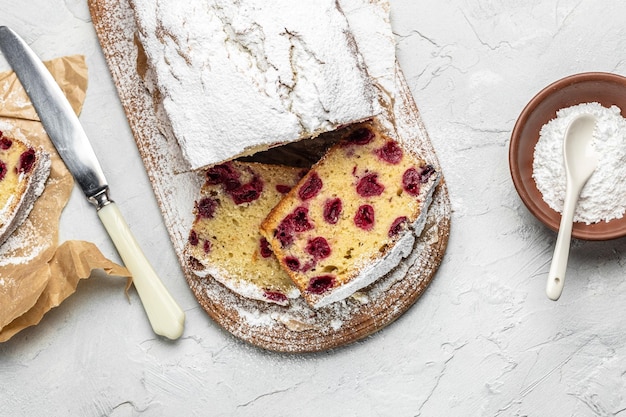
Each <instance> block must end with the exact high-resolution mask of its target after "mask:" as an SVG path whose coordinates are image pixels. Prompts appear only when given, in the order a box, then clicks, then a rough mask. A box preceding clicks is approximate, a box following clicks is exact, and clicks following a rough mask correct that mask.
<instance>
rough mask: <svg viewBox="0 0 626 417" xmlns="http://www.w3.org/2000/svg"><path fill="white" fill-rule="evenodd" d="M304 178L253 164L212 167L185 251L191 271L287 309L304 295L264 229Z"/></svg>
mask: <svg viewBox="0 0 626 417" xmlns="http://www.w3.org/2000/svg"><path fill="white" fill-rule="evenodd" d="M301 177H302V172H301V170H300V169H298V168H291V167H285V166H280V165H267V164H259V163H252V162H250V163H246V162H228V163H225V164H221V165H216V166H214V167H211V168H209V169H208V170H207V171H206V177H205V178H206V181H205V183H204V185H203V186H202V189H201V192H200V194H201V195H200V197H199V198H198V200H197V201H196V204H195V216H196V217H195V221H194V224H193V226H192V228H191V231H190V233H189V239H188V242H187V246H186V249H185V251H186V254H187V257H188V259H189V262H190V267H191V270H192V271H193V272H194V273H195V274H196V275H198V276H200V277H205V276H208V275H210V276H212V277H213V278H215V279H216V280H217V281H219V282H221V283H222V284H223V285H224V286H226V287H227V288H229V289H231V290H232V291H234V292H236V293H237V294H239V295H241V296H243V297H246V298H251V299H256V300H262V301H267V302H271V303H276V304H281V305H286V304H288V303H289V299H290V298H296V297H298V296H299V295H300V292H299V291H298V289H297V288H296V287H295V286H294V285H293V283H292V282H291V280H290V279H289V276H288V275H287V273H286V272H285V271H284V270H283V269H282V268H281V267H280V265H279V263H278V261H277V259H276V257H275V256H274V254H273V253H272V250H271V248H270V245H269V243H268V242H267V240H266V239H265V238H264V237H263V236H261V234H260V233H259V226H260V225H261V222H262V221H263V219H265V217H266V216H267V215H268V214H269V212H270V211H271V209H272V208H273V207H274V206H275V205H276V204H277V203H278V201H280V199H281V198H282V197H283V195H284V194H285V193H287V192H289V190H290V189H291V188H292V187H293V186H294V185H295V184H296V183H297V182H298V180H299V179H300V178H301Z"/></svg>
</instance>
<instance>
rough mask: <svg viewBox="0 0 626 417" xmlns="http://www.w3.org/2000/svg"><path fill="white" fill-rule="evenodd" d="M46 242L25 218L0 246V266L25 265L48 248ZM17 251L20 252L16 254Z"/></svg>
mask: <svg viewBox="0 0 626 417" xmlns="http://www.w3.org/2000/svg"><path fill="white" fill-rule="evenodd" d="M49 247H50V245H49V244H48V242H42V239H41V237H40V235H39V233H38V230H37V228H36V227H35V226H34V225H33V224H32V223H31V222H30V221H29V220H28V219H27V220H26V221H25V222H24V223H23V224H22V227H20V228H18V229H17V230H16V231H15V233H13V234H12V235H11V236H10V237H9V238H8V239H7V240H6V241H5V242H4V243H3V244H2V245H1V246H0V267H1V266H7V265H25V264H27V263H29V262H30V261H32V260H33V259H35V258H37V257H38V256H39V255H41V254H42V253H43V251H44V250H46V249H48V248H49ZM17 253H20V255H19V256H18V255H17Z"/></svg>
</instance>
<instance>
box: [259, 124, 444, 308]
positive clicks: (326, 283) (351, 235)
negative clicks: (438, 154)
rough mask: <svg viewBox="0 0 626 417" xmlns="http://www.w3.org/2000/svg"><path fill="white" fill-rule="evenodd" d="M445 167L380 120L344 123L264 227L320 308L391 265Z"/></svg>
mask: <svg viewBox="0 0 626 417" xmlns="http://www.w3.org/2000/svg"><path fill="white" fill-rule="evenodd" d="M438 181H439V174H438V173H437V172H436V171H435V169H434V168H433V166H432V165H429V164H427V163H426V162H425V161H423V160H422V159H420V158H419V157H418V156H416V155H414V154H413V153H412V152H411V151H410V150H408V149H405V148H404V147H403V146H402V145H401V144H400V143H398V142H396V141H394V140H392V139H391V138H389V137H388V136H386V135H385V134H383V133H382V132H381V131H380V129H379V126H378V125H377V124H376V123H375V122H366V123H361V124H356V125H352V126H350V127H348V128H346V132H345V134H344V135H343V137H342V140H341V141H340V142H339V143H337V144H336V145H334V146H333V147H332V148H330V149H329V151H328V152H327V153H326V155H325V156H324V157H323V158H322V159H321V160H320V161H319V162H318V163H317V164H316V165H314V166H313V168H312V169H311V170H310V171H309V172H308V173H307V175H306V176H304V177H303V178H302V180H301V181H300V182H299V183H298V184H297V185H296V186H295V187H294V188H293V189H292V191H290V192H289V194H287V195H286V196H285V198H284V199H283V200H282V201H281V202H280V203H279V204H278V205H277V206H276V207H275V208H274V210H272V212H271V213H270V215H269V216H268V217H267V219H266V220H265V221H264V222H263V223H262V225H261V233H262V234H263V235H264V236H265V238H266V239H267V240H268V241H269V242H270V243H271V246H272V248H273V251H274V253H275V254H276V256H277V258H278V259H279V261H280V263H281V265H282V266H283V268H284V269H285V271H287V273H288V274H289V276H290V277H291V279H292V281H293V282H294V283H295V284H296V286H297V287H298V288H299V289H300V291H301V293H302V295H303V297H304V299H305V300H306V301H307V303H308V304H309V305H310V306H312V307H313V308H320V307H323V306H325V305H327V304H330V303H332V302H335V301H339V300H341V299H344V298H346V297H348V296H350V295H351V294H353V293H354V292H355V291H356V290H358V289H360V288H363V287H365V286H367V285H369V284H371V283H372V282H374V281H375V280H376V279H378V278H379V277H381V276H382V275H384V274H386V273H387V272H389V271H390V270H391V269H393V268H394V267H395V266H396V265H397V264H398V263H399V262H400V260H401V259H402V258H404V257H406V256H408V255H409V253H410V252H411V250H412V248H413V243H414V240H415V238H416V236H419V234H420V233H421V231H422V229H423V227H424V223H425V218H426V212H427V209H428V206H429V204H430V202H431V198H432V193H433V191H434V188H435V186H436V184H437V183H438Z"/></svg>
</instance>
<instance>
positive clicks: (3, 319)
mask: <svg viewBox="0 0 626 417" xmlns="http://www.w3.org/2000/svg"><path fill="white" fill-rule="evenodd" d="M45 64H46V67H48V69H49V70H50V72H51V73H52V75H53V76H54V78H55V79H56V80H57V83H59V85H60V86H61V89H62V90H63V92H64V93H65V95H66V96H67V98H68V100H69V101H70V104H71V105H72V108H73V109H74V111H75V112H76V114H79V113H80V111H81V109H82V105H83V102H84V99H85V95H86V92H87V66H86V64H85V59H84V57H83V56H80V55H74V56H67V57H61V58H57V59H54V60H52V61H48V62H45ZM0 130H1V131H3V132H4V133H5V135H7V136H9V137H11V136H12V137H17V138H18V139H22V140H24V141H25V142H26V143H30V144H31V145H32V146H34V147H43V148H44V149H45V150H46V151H48V152H49V153H50V155H51V160H52V168H51V171H50V177H49V178H48V182H47V183H46V188H45V190H44V192H43V194H42V195H41V196H40V197H39V198H38V199H37V201H36V202H35V205H34V207H33V209H32V211H31V213H30V214H29V216H28V218H27V219H26V220H25V221H24V223H22V225H21V226H20V227H19V228H18V229H17V230H16V231H15V232H14V233H13V234H12V235H11V237H9V239H8V240H7V241H6V242H5V243H4V244H3V245H2V246H0V342H4V341H6V340H9V339H10V338H11V337H13V336H14V335H15V334H16V333H18V332H19V331H21V330H23V329H24V328H26V327H29V326H33V325H36V324H37V323H39V322H40V321H41V319H42V318H43V316H44V314H45V313H46V312H48V311H49V310H50V309H52V308H54V307H56V306H58V305H59V304H61V302H62V301H63V300H65V299H66V298H67V297H69V296H70V295H71V294H73V293H74V292H75V291H76V287H77V285H78V282H79V281H80V280H81V279H85V278H88V277H89V276H90V275H91V271H93V270H96V269H100V270H104V271H105V272H106V273H107V274H108V275H113V276H118V277H126V278H127V281H126V287H125V289H126V290H128V288H129V286H130V284H131V280H130V273H129V272H128V270H127V269H126V268H124V267H122V266H120V265H117V264H116V263H114V262H112V261H110V260H108V259H106V258H105V257H104V255H102V253H101V252H100V250H99V249H98V248H97V247H96V246H95V245H94V244H93V243H90V242H84V241H75V240H74V241H66V242H63V243H62V244H61V245H59V242H58V236H59V218H60V216H61V212H62V211H63V208H64V207H65V205H66V204H67V201H68V200H69V198H70V194H71V192H72V188H73V186H74V179H73V178H72V175H71V174H70V173H69V171H68V170H67V168H66V167H65V164H64V163H63V161H62V160H61V159H60V157H59V155H58V154H57V153H56V151H55V149H54V146H53V145H52V143H51V142H50V139H49V138H48V136H47V135H46V133H45V130H44V128H43V126H42V125H41V123H40V122H39V117H38V116H37V113H36V111H35V109H34V108H33V106H32V104H31V103H30V100H29V99H28V96H27V95H26V92H25V91H24V89H23V88H22V86H21V84H20V82H19V80H18V79H17V77H16V76H15V74H14V73H13V72H12V71H8V72H4V73H0Z"/></svg>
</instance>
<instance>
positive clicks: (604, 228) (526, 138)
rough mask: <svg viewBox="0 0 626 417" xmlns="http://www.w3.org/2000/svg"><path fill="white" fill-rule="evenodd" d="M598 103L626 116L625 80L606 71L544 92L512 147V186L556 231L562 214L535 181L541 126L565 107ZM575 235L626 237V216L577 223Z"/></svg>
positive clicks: (523, 118) (525, 114) (529, 108)
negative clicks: (535, 155)
mask: <svg viewBox="0 0 626 417" xmlns="http://www.w3.org/2000/svg"><path fill="white" fill-rule="evenodd" d="M590 102H597V103H600V104H602V105H603V106H605V107H610V106H612V105H616V106H618V107H619V108H620V109H621V110H622V117H626V78H624V77H621V76H619V75H615V74H609V73H603V72H587V73H582V74H576V75H571V76H569V77H566V78H563V79H561V80H559V81H556V82H554V83H552V84H550V85H549V86H547V87H546V88H544V89H543V90H541V91H540V92H539V93H538V94H537V95H536V96H535V97H533V99H532V100H531V101H530V102H529V103H528V104H527V105H526V107H525V108H524V110H523V111H522V113H521V114H520V116H519V118H518V119H517V122H516V123H515V127H514V128H513V133H512V134H511V143H510V147H509V165H510V169H511V176H512V177H513V183H514V184H515V188H516V189H517V192H518V193H519V195H520V197H521V198H522V201H523V202H524V204H526V207H527V208H528V210H530V212H531V213H532V214H533V215H535V217H537V218H538V219H539V220H540V221H541V222H542V223H544V224H545V225H546V226H548V227H549V228H550V229H552V230H554V231H558V230H559V223H560V221H561V215H560V213H558V212H556V211H554V210H552V209H551V208H550V207H549V206H548V205H547V204H546V203H545V202H544V200H543V197H542V196H541V192H540V191H539V190H538V189H537V186H536V184H535V181H534V180H533V178H532V173H533V153H534V151H535V144H536V143H537V141H538V140H539V131H540V130H541V127H542V126H543V125H544V124H546V123H548V122H549V121H550V120H552V119H554V118H555V117H556V112H557V111H558V110H560V109H562V108H564V107H570V106H574V105H576V104H581V103H590ZM572 236H573V237H575V238H577V239H585V240H608V239H615V238H618V237H622V236H626V216H625V217H622V218H621V219H613V220H611V221H609V222H599V223H594V224H590V225H587V224H585V223H578V222H576V223H574V226H573V229H572Z"/></svg>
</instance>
